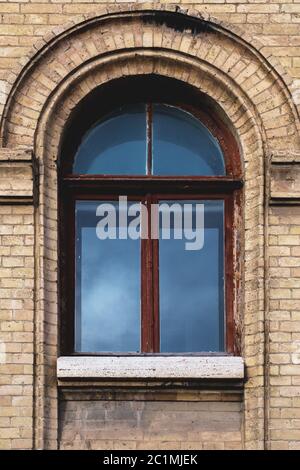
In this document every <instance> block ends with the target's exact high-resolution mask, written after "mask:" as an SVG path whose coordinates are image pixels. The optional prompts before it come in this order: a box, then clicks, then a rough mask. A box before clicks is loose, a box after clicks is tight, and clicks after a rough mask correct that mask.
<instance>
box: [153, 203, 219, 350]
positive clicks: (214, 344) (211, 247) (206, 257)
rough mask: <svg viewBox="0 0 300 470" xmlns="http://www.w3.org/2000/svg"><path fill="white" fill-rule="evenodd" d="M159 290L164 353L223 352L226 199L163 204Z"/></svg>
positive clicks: (161, 210)
mask: <svg viewBox="0 0 300 470" xmlns="http://www.w3.org/2000/svg"><path fill="white" fill-rule="evenodd" d="M166 204H167V205H166ZM170 204H176V206H173V208H172V211H173V214H175V213H176V217H175V216H173V214H172V211H171V217H170V220H171V224H170V228H171V229H170V232H169V233H168V229H167V228H164V227H165V226H167V225H168V223H167V221H168V217H167V214H168V211H169V209H168V207H170ZM184 205H186V206H185V207H184ZM187 205H189V207H188V206H187ZM201 210H204V212H203V211H202V214H203V215H204V219H203V218H202V219H201ZM163 217H165V219H164V218H163ZM202 217H203V216H202ZM201 220H202V222H201ZM189 222H190V223H189ZM203 225H204V232H203V231H202V230H201V226H203ZM181 227H183V229H184V230H183V231H182V230H181ZM196 229H197V230H196ZM169 234H170V236H169ZM180 234H181V239H180ZM203 236H204V238H203ZM168 238H169V239H168ZM202 243H203V246H202ZM159 289H160V290H159V295H160V336H161V340H160V341H161V352H172V353H181V352H183V353H187V352H209V351H224V202H223V201H219V200H218V201H199V200H198V201H184V202H183V201H164V202H161V203H160V241H159Z"/></svg>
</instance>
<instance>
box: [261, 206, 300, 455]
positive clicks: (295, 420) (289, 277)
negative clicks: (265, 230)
mask: <svg viewBox="0 0 300 470" xmlns="http://www.w3.org/2000/svg"><path fill="white" fill-rule="evenodd" d="M269 238H270V247H269V255H270V259H269V262H270V423H269V437H270V441H271V449H290V450H295V449H298V450H299V449H300V207H299V206H296V207H273V208H272V210H271V213H270V227H269Z"/></svg>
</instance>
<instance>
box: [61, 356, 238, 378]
mask: <svg viewBox="0 0 300 470" xmlns="http://www.w3.org/2000/svg"><path fill="white" fill-rule="evenodd" d="M57 378H58V379H59V380H60V381H63V380H80V379H85V380H93V379H94V380H103V379H119V380H128V379H129V380H132V379H142V380H148V379H149V380H153V379H158V380H195V379H204V380H210V379H211V380H238V381H241V380H243V379H244V361H243V359H242V358H241V357H233V356H101V357H100V356H93V357H91V356H71V357H60V358H58V360H57Z"/></svg>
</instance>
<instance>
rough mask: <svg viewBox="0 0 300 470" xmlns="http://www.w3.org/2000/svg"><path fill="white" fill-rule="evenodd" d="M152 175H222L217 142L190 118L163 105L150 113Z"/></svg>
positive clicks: (222, 162) (183, 112)
mask: <svg viewBox="0 0 300 470" xmlns="http://www.w3.org/2000/svg"><path fill="white" fill-rule="evenodd" d="M153 174H154V175H170V176H172V175H173V176H174V175H175V176H176V175H177V176H178V175H182V176H185V175H201V176H212V175H219V176H221V175H225V165H224V159H223V154H222V151H221V148H220V146H219V144H218V141H217V140H216V139H215V138H214V137H213V135H212V134H211V133H210V132H209V131H208V129H207V128H206V127H205V126H204V125H203V124H201V122H200V121H198V119H196V118H195V117H194V116H192V115H191V114H189V113H187V112H185V111H182V110H181V109H178V108H173V107H171V106H166V105H155V106H154V112H153Z"/></svg>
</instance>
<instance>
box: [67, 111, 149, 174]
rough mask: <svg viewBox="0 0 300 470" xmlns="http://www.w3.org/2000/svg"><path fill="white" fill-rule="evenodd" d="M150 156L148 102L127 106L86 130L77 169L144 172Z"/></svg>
mask: <svg viewBox="0 0 300 470" xmlns="http://www.w3.org/2000/svg"><path fill="white" fill-rule="evenodd" d="M83 119H84V117H83ZM146 160H147V159H146V113H145V105H135V106H126V107H124V108H121V109H120V110H118V111H117V112H115V113H113V114H111V115H109V116H106V117H105V119H103V120H101V121H100V122H99V123H98V124H97V125H96V126H95V127H93V129H91V130H90V131H89V132H88V133H87V134H86V136H85V137H84V140H83V142H82V143H81V145H80V147H79V149H78V152H77V154H76V156H75V161H74V167H73V173H77V174H93V175H95V174H99V175H105V174H107V175H144V174H145V173H146Z"/></svg>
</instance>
